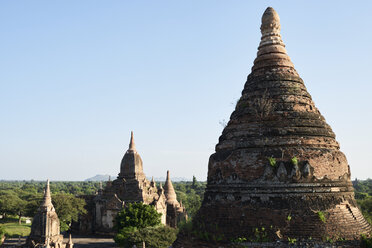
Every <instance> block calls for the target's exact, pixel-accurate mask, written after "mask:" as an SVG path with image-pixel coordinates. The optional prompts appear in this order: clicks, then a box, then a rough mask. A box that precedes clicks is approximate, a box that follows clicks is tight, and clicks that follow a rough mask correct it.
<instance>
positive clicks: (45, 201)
mask: <svg viewBox="0 0 372 248" xmlns="http://www.w3.org/2000/svg"><path fill="white" fill-rule="evenodd" d="M42 206H43V207H49V206H53V204H52V197H51V196H50V187H49V179H48V180H47V184H46V186H45V191H44V199H43V203H42Z"/></svg>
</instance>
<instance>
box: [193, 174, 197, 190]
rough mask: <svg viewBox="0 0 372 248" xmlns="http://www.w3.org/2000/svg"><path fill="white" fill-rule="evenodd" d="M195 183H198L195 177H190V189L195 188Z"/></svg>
mask: <svg viewBox="0 0 372 248" xmlns="http://www.w3.org/2000/svg"><path fill="white" fill-rule="evenodd" d="M197 183H198V181H196V177H195V176H192V188H195V187H196V184H197Z"/></svg>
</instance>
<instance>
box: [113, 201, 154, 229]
mask: <svg viewBox="0 0 372 248" xmlns="http://www.w3.org/2000/svg"><path fill="white" fill-rule="evenodd" d="M160 217H161V214H160V213H158V212H156V210H155V208H154V207H153V206H150V205H146V204H143V203H142V202H135V203H129V204H128V206H126V207H125V208H124V209H122V210H121V211H120V212H119V213H118V214H117V216H116V219H115V227H116V230H117V231H119V230H121V229H123V228H125V227H135V228H145V227H149V226H156V225H159V224H160V223H161V219H160Z"/></svg>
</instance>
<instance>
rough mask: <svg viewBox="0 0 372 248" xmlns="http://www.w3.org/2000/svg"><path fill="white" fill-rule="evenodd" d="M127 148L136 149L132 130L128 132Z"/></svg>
mask: <svg viewBox="0 0 372 248" xmlns="http://www.w3.org/2000/svg"><path fill="white" fill-rule="evenodd" d="M129 150H130V151H136V144H134V138H133V131H132V132H131V133H130V143H129Z"/></svg>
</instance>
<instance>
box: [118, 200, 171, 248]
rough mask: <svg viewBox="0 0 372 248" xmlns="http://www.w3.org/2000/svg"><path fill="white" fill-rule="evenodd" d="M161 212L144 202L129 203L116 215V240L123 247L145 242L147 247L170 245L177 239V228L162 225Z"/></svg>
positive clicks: (159, 247)
mask: <svg viewBox="0 0 372 248" xmlns="http://www.w3.org/2000/svg"><path fill="white" fill-rule="evenodd" d="M160 217H161V214H160V213H158V212H156V210H155V208H154V207H153V206H149V205H146V204H143V203H142V202H138V203H132V204H128V206H126V207H125V208H124V209H122V210H121V211H120V212H119V213H118V214H117V216H116V219H115V227H116V230H117V234H116V235H115V237H114V240H115V242H116V243H117V244H118V245H120V246H121V247H130V248H131V247H133V245H137V246H139V245H141V244H142V242H145V244H146V247H154V248H165V247H169V246H170V245H171V244H172V243H173V242H174V240H175V239H176V235H177V229H174V228H171V227H166V226H162V225H160V223H161V220H160Z"/></svg>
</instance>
